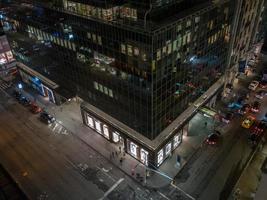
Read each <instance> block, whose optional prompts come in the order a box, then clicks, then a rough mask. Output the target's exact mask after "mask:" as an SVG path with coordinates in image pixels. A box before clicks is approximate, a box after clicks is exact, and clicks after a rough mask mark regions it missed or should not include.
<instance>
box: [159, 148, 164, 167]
mask: <svg viewBox="0 0 267 200" xmlns="http://www.w3.org/2000/svg"><path fill="white" fill-rule="evenodd" d="M162 162H163V149H161V150H160V151H159V152H158V166H159V165H160V164H161V163H162Z"/></svg>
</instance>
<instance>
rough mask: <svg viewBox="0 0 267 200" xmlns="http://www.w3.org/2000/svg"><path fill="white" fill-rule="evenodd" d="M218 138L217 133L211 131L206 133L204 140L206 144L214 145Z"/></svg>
mask: <svg viewBox="0 0 267 200" xmlns="http://www.w3.org/2000/svg"><path fill="white" fill-rule="evenodd" d="M219 138H220V136H219V134H217V133H212V134H210V135H208V137H207V139H206V140H205V142H206V144H209V145H216V144H218V141H219Z"/></svg>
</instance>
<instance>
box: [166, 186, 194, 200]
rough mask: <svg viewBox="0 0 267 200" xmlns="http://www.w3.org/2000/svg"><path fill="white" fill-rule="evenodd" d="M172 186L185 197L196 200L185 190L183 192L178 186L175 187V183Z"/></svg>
mask: <svg viewBox="0 0 267 200" xmlns="http://www.w3.org/2000/svg"><path fill="white" fill-rule="evenodd" d="M171 186H173V187H174V188H176V189H178V190H179V191H181V192H182V193H183V194H184V195H186V196H187V197H188V198H190V199H192V200H196V199H195V198H194V197H192V196H191V195H190V194H188V193H187V192H185V191H184V190H182V189H181V188H180V187H178V186H177V185H174V184H173V183H171Z"/></svg>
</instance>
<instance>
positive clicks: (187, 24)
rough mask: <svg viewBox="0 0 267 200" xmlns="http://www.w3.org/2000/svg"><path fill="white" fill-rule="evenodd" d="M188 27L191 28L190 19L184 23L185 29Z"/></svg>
mask: <svg viewBox="0 0 267 200" xmlns="http://www.w3.org/2000/svg"><path fill="white" fill-rule="evenodd" d="M189 26H191V19H189V20H187V22H186V27H189Z"/></svg>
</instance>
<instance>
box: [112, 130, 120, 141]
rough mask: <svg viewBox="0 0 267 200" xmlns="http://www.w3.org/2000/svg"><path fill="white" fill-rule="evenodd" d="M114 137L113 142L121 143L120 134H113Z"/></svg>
mask: <svg viewBox="0 0 267 200" xmlns="http://www.w3.org/2000/svg"><path fill="white" fill-rule="evenodd" d="M112 136H113V142H119V141H120V137H119V136H120V134H119V133H118V132H116V131H115V132H113V134H112Z"/></svg>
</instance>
